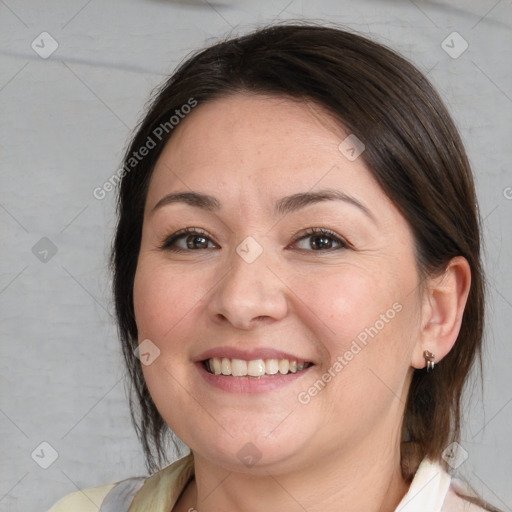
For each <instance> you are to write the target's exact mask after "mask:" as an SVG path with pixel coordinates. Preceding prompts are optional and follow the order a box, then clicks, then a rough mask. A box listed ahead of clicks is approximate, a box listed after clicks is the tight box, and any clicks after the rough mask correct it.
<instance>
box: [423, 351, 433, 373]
mask: <svg viewBox="0 0 512 512" xmlns="http://www.w3.org/2000/svg"><path fill="white" fill-rule="evenodd" d="M423 357H424V358H425V362H426V363H427V372H429V371H430V370H433V369H434V366H435V364H436V363H435V362H434V358H435V356H434V354H432V352H429V351H428V350H425V351H424V352H423Z"/></svg>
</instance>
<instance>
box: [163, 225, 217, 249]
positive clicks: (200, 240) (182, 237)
mask: <svg viewBox="0 0 512 512" xmlns="http://www.w3.org/2000/svg"><path fill="white" fill-rule="evenodd" d="M208 244H211V245H210V246H209V245H208ZM160 248H161V249H164V250H167V251H193V250H198V249H208V248H217V246H216V245H215V244H213V242H211V240H210V238H209V237H208V236H206V234H205V233H204V232H203V231H202V230H198V229H196V228H186V229H182V230H180V231H178V232H176V233H174V234H172V235H171V236H169V237H167V238H166V239H165V241H164V243H163V244H162V245H161V247H160Z"/></svg>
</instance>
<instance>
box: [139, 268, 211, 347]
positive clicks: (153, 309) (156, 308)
mask: <svg viewBox="0 0 512 512" xmlns="http://www.w3.org/2000/svg"><path fill="white" fill-rule="evenodd" d="M180 276H182V277H180ZM196 277H198V276H196ZM201 282H202V281H201V279H199V278H197V279H190V278H187V275H186V272H184V271H183V269H181V270H178V271H177V270H176V269H174V268H172V266H170V265H165V264H161V263H160V264H159V263H152V262H151V260H149V259H143V260H141V261H140V262H139V265H138V267H137V272H136V274H135V282H134V289H133V301H134V310H135V318H136V323H137V330H138V334H139V340H142V339H145V338H149V339H151V340H153V341H154V342H155V343H156V344H157V345H158V344H161V343H163V342H164V341H165V339H166V338H167V337H168V336H170V334H171V332H172V330H173V329H175V327H176V326H177V325H178V324H179V323H180V322H181V321H182V320H183V319H184V318H185V317H186V315H187V314H188V313H189V312H190V311H191V310H192V309H193V308H194V306H196V305H197V304H198V303H199V302H200V301H201V298H202V297H203V296H204V291H205V289H204V285H201Z"/></svg>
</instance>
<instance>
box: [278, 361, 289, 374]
mask: <svg viewBox="0 0 512 512" xmlns="http://www.w3.org/2000/svg"><path fill="white" fill-rule="evenodd" d="M289 369H290V361H288V359H281V361H279V373H281V374H283V375H285V374H286V373H288V370H289Z"/></svg>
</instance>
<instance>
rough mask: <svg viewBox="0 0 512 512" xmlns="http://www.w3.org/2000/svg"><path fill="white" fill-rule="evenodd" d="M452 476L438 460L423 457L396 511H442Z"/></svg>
mask: <svg viewBox="0 0 512 512" xmlns="http://www.w3.org/2000/svg"><path fill="white" fill-rule="evenodd" d="M450 482H451V476H450V475H449V474H448V473H447V472H446V471H445V470H444V469H443V468H442V467H441V465H440V464H439V463H438V462H432V461H431V460H429V459H423V461H422V462H421V464H420V465H419V467H418V469H417V471H416V474H415V475H414V478H413V480H412V482H411V485H410V487H409V490H408V491H407V494H406V495H405V496H404V497H403V498H402V500H401V501H400V503H399V504H398V506H397V508H396V509H395V512H440V511H441V508H442V506H443V502H444V499H445V498H446V494H447V493H448V490H449V488H450Z"/></svg>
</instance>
